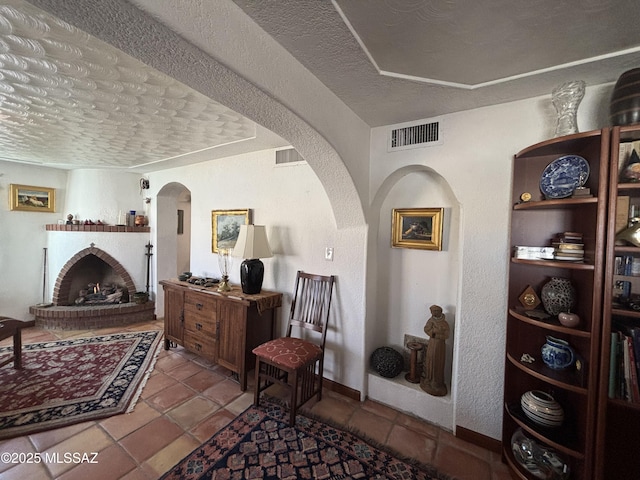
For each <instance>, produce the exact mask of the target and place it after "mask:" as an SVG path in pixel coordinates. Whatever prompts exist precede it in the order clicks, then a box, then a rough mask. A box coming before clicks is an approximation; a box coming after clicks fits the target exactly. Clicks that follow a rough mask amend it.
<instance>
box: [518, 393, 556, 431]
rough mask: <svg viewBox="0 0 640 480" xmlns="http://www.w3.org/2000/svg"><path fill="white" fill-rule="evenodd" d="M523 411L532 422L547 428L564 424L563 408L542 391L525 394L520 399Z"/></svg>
mask: <svg viewBox="0 0 640 480" xmlns="http://www.w3.org/2000/svg"><path fill="white" fill-rule="evenodd" d="M520 405H521V406H522V411H523V412H524V414H525V415H526V416H527V418H529V420H531V421H532V422H534V423H536V424H538V425H540V426H542V427H546V428H555V427H559V426H560V425H562V422H564V410H563V409H562V406H561V405H560V404H559V403H558V402H557V401H556V400H555V399H554V398H553V397H552V396H551V395H549V394H548V393H545V392H542V391H540V390H530V391H528V392H525V393H524V394H523V395H522V397H521V398H520Z"/></svg>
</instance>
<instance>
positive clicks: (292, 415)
mask: <svg viewBox="0 0 640 480" xmlns="http://www.w3.org/2000/svg"><path fill="white" fill-rule="evenodd" d="M289 403H291V405H290V406H289V426H290V427H293V426H294V425H295V424H296V410H297V408H298V373H297V372H295V373H294V374H293V380H292V382H291V400H290V402H289Z"/></svg>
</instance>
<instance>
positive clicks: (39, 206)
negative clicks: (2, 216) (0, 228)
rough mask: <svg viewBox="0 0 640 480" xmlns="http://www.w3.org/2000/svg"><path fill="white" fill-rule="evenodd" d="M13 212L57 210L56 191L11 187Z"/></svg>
mask: <svg viewBox="0 0 640 480" xmlns="http://www.w3.org/2000/svg"><path fill="white" fill-rule="evenodd" d="M10 196H11V199H10V203H11V210H22V211H25V212H47V213H52V212H55V210H56V189H55V188H47V187H33V186H31V185H16V184H14V183H12V184H11V185H10Z"/></svg>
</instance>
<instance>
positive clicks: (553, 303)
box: [540, 277, 576, 315]
mask: <svg viewBox="0 0 640 480" xmlns="http://www.w3.org/2000/svg"><path fill="white" fill-rule="evenodd" d="M540 299H541V300H542V305H543V306H544V309H545V310H546V312H547V313H548V314H549V315H558V314H559V313H560V312H568V311H571V310H573V307H574V306H575V303H576V289H575V288H573V285H571V282H570V281H569V279H567V278H560V277H552V278H551V280H549V281H548V282H547V283H546V284H545V285H544V286H543V287H542V290H541V292H540Z"/></svg>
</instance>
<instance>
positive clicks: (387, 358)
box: [370, 347, 404, 378]
mask: <svg viewBox="0 0 640 480" xmlns="http://www.w3.org/2000/svg"><path fill="white" fill-rule="evenodd" d="M370 362H371V368H373V369H374V370H375V371H376V372H377V373H378V375H381V376H383V377H386V378H393V377H397V376H398V375H400V372H402V367H403V366H404V359H403V358H402V354H401V353H400V352H398V351H397V350H394V349H393V348H391V347H380V348H376V349H375V350H374V351H373V353H372V354H371V359H370Z"/></svg>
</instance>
